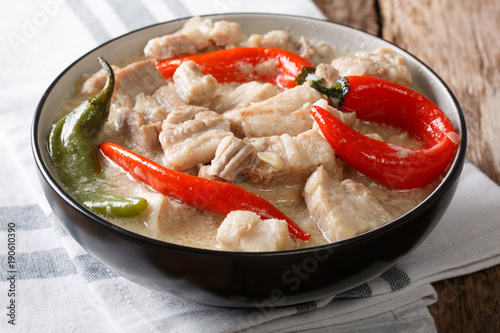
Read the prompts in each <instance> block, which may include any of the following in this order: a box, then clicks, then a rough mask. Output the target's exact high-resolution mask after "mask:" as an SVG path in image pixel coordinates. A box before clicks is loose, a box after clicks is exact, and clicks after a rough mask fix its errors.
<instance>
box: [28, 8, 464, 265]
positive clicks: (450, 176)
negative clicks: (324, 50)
mask: <svg viewBox="0 0 500 333" xmlns="http://www.w3.org/2000/svg"><path fill="white" fill-rule="evenodd" d="M194 16H199V17H202V18H210V19H222V18H225V17H228V16H233V17H234V16H241V17H244V16H260V17H262V16H269V17H285V18H290V19H299V20H305V21H311V22H322V23H325V24H330V25H333V26H337V27H341V28H343V29H348V30H355V31H356V33H360V34H364V35H367V36H368V38H375V39H378V40H381V41H383V42H385V43H388V44H390V45H391V46H392V47H394V48H395V49H397V50H398V51H400V52H402V53H405V54H407V55H409V56H410V57H412V58H413V59H414V60H415V61H416V62H417V63H418V64H419V66H422V67H423V68H425V69H426V70H427V71H429V72H430V74H432V75H433V76H435V78H436V79H437V80H438V82H439V83H440V84H441V85H442V86H443V87H444V88H445V90H446V92H447V94H448V95H449V97H451V99H452V101H453V104H454V105H455V107H456V109H457V113H458V114H457V116H458V120H459V124H458V125H459V128H456V130H457V129H458V130H459V131H460V135H461V141H460V144H459V146H458V148H457V152H456V153H455V157H454V160H453V162H452V163H451V164H450V166H449V167H448V170H447V171H446V175H445V176H444V177H443V179H442V180H441V181H440V183H439V185H438V186H437V187H436V188H435V189H434V190H433V191H432V193H431V194H430V195H429V196H427V197H426V198H425V199H424V200H423V201H422V202H421V203H420V204H418V205H417V206H416V207H414V208H413V209H411V210H410V211H409V212H407V213H405V214H403V215H402V216H400V217H398V218H396V219H394V220H392V221H390V222H389V223H387V224H384V225H383V226H380V227H378V228H376V229H373V230H370V231H368V232H365V233H362V234H359V235H356V236H354V237H351V238H348V239H344V240H341V241H337V242H333V243H328V244H323V245H317V246H311V247H306V248H299V249H289V250H284V251H265V252H237V251H226V250H214V249H204V248H196V247H191V246H187V245H180V244H175V243H169V242H166V241H161V240H158V239H154V238H150V237H146V236H143V235H141V234H137V233H134V232H132V231H129V230H127V229H125V228H122V227H120V226H117V225H115V224H113V223H111V222H109V221H107V220H105V219H103V218H101V217H100V216H98V215H96V214H94V213H92V212H91V211H89V210H88V209H86V208H85V207H84V206H83V205H81V204H80V203H79V202H78V201H76V200H75V199H74V198H73V197H72V196H71V195H70V194H69V193H67V192H66V190H65V189H64V187H63V186H62V185H61V184H59V182H58V181H57V180H56V179H55V178H54V177H53V176H52V174H51V172H50V170H49V169H50V166H48V165H47V164H46V163H44V159H43V157H42V151H41V150H42V149H41V147H42V146H43V143H42V142H39V141H38V133H39V126H38V125H39V122H40V117H41V114H42V110H43V107H44V104H45V102H46V100H47V98H48V96H49V95H50V94H51V92H52V90H53V89H54V87H55V86H56V84H57V83H58V82H59V80H60V79H61V78H62V77H63V76H64V75H65V74H66V73H67V72H68V71H69V70H70V69H71V68H73V67H74V66H76V65H77V64H78V63H79V62H80V61H81V60H82V59H84V58H86V57H87V56H88V55H89V54H90V53H93V52H95V51H97V50H98V49H100V48H103V47H105V46H106V45H108V44H110V43H112V42H116V41H117V40H119V39H122V38H126V37H127V36H129V35H132V34H135V33H137V32H139V31H142V30H146V29H151V28H153V27H156V26H160V25H164V24H170V23H174V22H179V21H184V20H187V19H189V18H191V17H194ZM30 134H31V148H32V153H33V156H34V159H35V162H36V165H37V168H38V170H39V171H40V173H41V175H42V176H43V177H44V179H45V181H46V182H47V183H48V184H49V185H50V187H51V188H52V189H53V190H54V191H55V192H56V193H57V194H58V195H59V196H60V197H61V198H62V199H63V200H64V201H65V202H66V203H68V204H69V205H70V206H72V208H73V209H75V210H77V211H78V212H80V213H81V214H83V215H85V216H86V217H88V218H89V219H91V220H93V221H94V222H96V223H98V224H100V225H102V226H104V227H105V228H109V229H111V230H112V231H113V232H116V233H119V234H121V235H122V236H125V237H127V238H132V239H134V240H135V241H138V242H141V243H147V244H149V245H152V246H155V247H161V248H166V249H170V250H175V251H180V252H190V253H196V254H202V255H208V256H214V255H215V256H221V257H234V256H237V257H241V258H255V257H278V256H286V255H290V254H301V253H302V254H306V253H313V252H316V251H322V250H326V249H335V248H339V247H342V246H345V245H350V244H353V243H357V242H360V241H365V240H368V239H370V238H375V237H377V236H378V235H380V234H382V233H385V232H387V231H389V230H391V229H395V228H398V226H400V225H401V224H404V223H406V222H407V221H408V220H411V219H413V218H414V217H415V216H417V215H419V214H420V213H421V212H423V211H425V209H426V207H428V206H431V205H433V204H434V203H435V202H436V201H437V200H438V199H439V198H440V197H441V196H442V195H443V194H444V193H445V192H447V191H448V189H449V188H450V187H451V186H452V184H453V183H455V181H458V179H457V178H459V176H460V173H461V169H462V166H463V163H464V161H465V152H466V147H467V129H466V122H465V117H464V114H463V110H462V108H461V107H460V104H459V103H458V100H457V98H456V97H455V95H454V94H453V92H452V91H451V89H450V88H449V87H448V85H447V84H446V83H445V82H444V80H443V79H442V78H441V77H440V76H439V75H438V74H437V73H436V72H435V71H434V70H433V69H432V68H430V67H429V66H428V65H427V64H425V63H424V62H423V61H421V60H420V59H419V58H417V57H416V56H414V55H413V54H411V53H410V52H408V51H406V50H405V49H403V48H401V47H399V46H397V45H396V44H394V43H393V42H390V41H387V40H385V39H383V38H382V37H379V36H377V35H374V34H371V33H369V32H366V31H363V30H361V29H359V28H355V27H350V26H347V25H345V24H341V23H336V22H331V21H328V20H327V19H319V18H313V17H308V16H300V15H291V14H274V13H258V12H248V13H247V12H238V13H219V14H206V15H193V16H186V17H182V18H178V19H174V20H168V21H164V22H158V23H155V24H151V25H148V26H145V27H142V28H139V29H135V30H132V31H130V32H127V33H125V34H122V35H120V36H117V37H115V38H112V39H110V40H108V41H106V42H104V43H102V44H99V45H98V46H96V47H94V48H92V49H91V50H89V51H88V52H86V53H85V54H83V55H82V56H80V57H79V58H77V59H76V60H75V61H73V62H72V63H71V64H70V65H68V66H67V67H66V68H65V69H64V70H63V71H62V72H61V73H60V74H59V75H58V76H57V77H56V78H55V79H54V80H53V81H52V83H51V84H50V85H49V87H48V88H47V89H46V91H45V92H44V93H43V95H42V96H41V98H40V101H39V103H38V105H37V107H36V109H35V114H34V116H33V120H32V125H31V133H30Z"/></svg>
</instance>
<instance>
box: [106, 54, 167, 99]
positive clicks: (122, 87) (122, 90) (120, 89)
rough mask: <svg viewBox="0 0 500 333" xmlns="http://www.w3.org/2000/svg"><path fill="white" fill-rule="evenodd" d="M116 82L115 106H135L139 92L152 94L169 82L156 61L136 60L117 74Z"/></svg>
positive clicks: (147, 94)
mask: <svg viewBox="0 0 500 333" xmlns="http://www.w3.org/2000/svg"><path fill="white" fill-rule="evenodd" d="M115 78H116V84H115V90H114V93H113V98H112V100H111V103H112V104H113V106H115V107H123V108H133V107H134V105H135V103H136V98H137V96H138V95H139V94H141V93H142V94H144V95H146V96H149V95H152V94H153V93H154V92H155V91H156V90H158V89H159V88H160V87H161V86H164V85H166V84H167V81H166V80H165V79H164V78H163V76H162V75H161V73H160V72H159V71H158V70H157V69H156V66H155V63H154V61H151V60H144V61H139V62H135V63H133V64H130V65H128V66H127V67H125V68H123V69H121V70H120V71H118V72H117V73H116V74H115Z"/></svg>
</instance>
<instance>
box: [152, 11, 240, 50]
mask: <svg viewBox="0 0 500 333" xmlns="http://www.w3.org/2000/svg"><path fill="white" fill-rule="evenodd" d="M242 40H243V34H242V33H241V29H240V26H239V24H238V23H234V22H226V21H219V22H215V24H214V23H213V22H212V20H210V19H202V18H200V17H193V18H191V19H190V20H188V21H187V22H186V23H185V24H184V26H183V27H182V29H180V30H179V31H177V32H174V33H172V34H168V35H165V36H162V37H157V38H153V39H151V40H149V41H148V43H147V44H146V47H145V48H144V55H145V56H146V57H147V58H148V59H169V58H175V57H180V56H185V55H190V54H195V53H198V52H201V51H209V50H210V49H214V48H221V47H226V46H232V45H236V44H238V43H240V42H241V41H242Z"/></svg>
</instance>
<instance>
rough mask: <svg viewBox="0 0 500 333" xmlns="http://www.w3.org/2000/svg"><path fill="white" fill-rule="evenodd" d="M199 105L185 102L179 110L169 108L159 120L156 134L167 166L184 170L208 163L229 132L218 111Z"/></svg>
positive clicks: (226, 123)
mask: <svg viewBox="0 0 500 333" xmlns="http://www.w3.org/2000/svg"><path fill="white" fill-rule="evenodd" d="M200 109H203V108H200V107H196V106H186V107H185V108H184V110H183V111H181V112H171V113H170V114H169V115H168V116H167V119H165V121H164V122H163V124H162V131H161V132H160V136H159V138H160V143H161V146H162V149H163V151H164V153H165V155H164V161H165V164H166V165H167V167H169V168H172V169H174V170H177V171H187V170H189V169H192V168H194V167H196V166H197V165H198V164H205V163H208V162H210V161H211V160H212V159H213V158H214V157H215V152H216V150H217V147H218V145H219V143H220V142H221V141H222V139H223V138H224V137H226V136H228V135H233V134H232V133H231V132H230V131H229V122H228V121H227V120H225V119H224V118H222V116H221V115H219V114H218V113H216V112H213V111H208V109H205V110H206V111H200Z"/></svg>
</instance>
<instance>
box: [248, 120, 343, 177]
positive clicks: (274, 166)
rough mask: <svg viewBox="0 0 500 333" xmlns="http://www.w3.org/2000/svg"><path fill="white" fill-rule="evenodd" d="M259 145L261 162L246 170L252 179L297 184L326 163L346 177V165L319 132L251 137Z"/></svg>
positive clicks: (252, 142)
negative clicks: (343, 167)
mask: <svg viewBox="0 0 500 333" xmlns="http://www.w3.org/2000/svg"><path fill="white" fill-rule="evenodd" d="M248 142H249V143H250V144H252V145H253V146H254V147H256V148H257V157H258V159H257V161H256V162H255V163H254V165H253V166H252V167H251V168H246V169H245V170H244V172H243V174H244V176H245V177H247V178H248V179H249V180H250V181H251V182H254V183H260V184H264V185H269V184H273V185H276V184H295V183H300V182H305V181H306V179H307V178H308V177H309V176H310V175H311V174H312V173H313V172H314V170H316V168H318V167H319V166H320V165H323V166H324V167H325V168H326V169H327V170H328V171H329V172H331V173H332V174H335V175H337V176H338V177H339V178H341V177H342V164H341V162H340V160H338V159H337V158H336V157H335V152H334V151H333V149H332V147H331V146H330V144H329V143H328V142H327V141H326V139H325V138H323V137H322V136H321V135H320V134H319V133H318V132H317V131H315V130H309V131H306V132H304V133H301V134H299V135H298V136H295V137H292V136H290V135H288V134H282V135H281V136H271V137H265V138H254V139H250V140H248Z"/></svg>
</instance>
